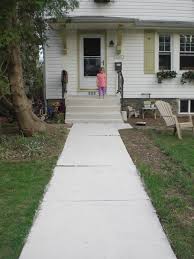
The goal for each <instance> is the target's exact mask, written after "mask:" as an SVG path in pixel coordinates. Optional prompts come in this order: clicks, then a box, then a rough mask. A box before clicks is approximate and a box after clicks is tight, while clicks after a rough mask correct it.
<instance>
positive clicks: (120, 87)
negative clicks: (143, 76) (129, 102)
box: [117, 71, 125, 111]
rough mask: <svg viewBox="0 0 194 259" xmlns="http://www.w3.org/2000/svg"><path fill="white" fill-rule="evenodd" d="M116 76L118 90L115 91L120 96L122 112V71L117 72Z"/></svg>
mask: <svg viewBox="0 0 194 259" xmlns="http://www.w3.org/2000/svg"><path fill="white" fill-rule="evenodd" d="M117 74H118V90H117V93H120V95H121V111H123V109H124V103H123V100H124V98H123V97H124V82H125V80H124V77H123V73H122V71H118V72H117Z"/></svg>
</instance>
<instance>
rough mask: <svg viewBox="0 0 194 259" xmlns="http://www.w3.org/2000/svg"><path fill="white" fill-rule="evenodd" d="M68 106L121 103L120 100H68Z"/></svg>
mask: <svg viewBox="0 0 194 259" xmlns="http://www.w3.org/2000/svg"><path fill="white" fill-rule="evenodd" d="M66 105H67V106H114V105H119V106H120V102H119V101H118V100H103V99H102V100H101V99H100V100H67V101H66Z"/></svg>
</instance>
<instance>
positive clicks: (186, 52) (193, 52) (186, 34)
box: [179, 33, 194, 73]
mask: <svg viewBox="0 0 194 259" xmlns="http://www.w3.org/2000/svg"><path fill="white" fill-rule="evenodd" d="M182 35H185V36H193V37H194V33H193V34H191V33H190V34H189V33H185V34H184V33H181V34H179V71H180V72H183V73H184V72H185V71H188V70H191V69H181V54H182V53H185V54H191V55H192V54H193V58H194V51H191V46H190V51H188V50H184V51H181V40H180V39H181V36H182ZM190 44H192V43H190Z"/></svg>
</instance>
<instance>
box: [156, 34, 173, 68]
mask: <svg viewBox="0 0 194 259" xmlns="http://www.w3.org/2000/svg"><path fill="white" fill-rule="evenodd" d="M160 36H169V37H170V51H165V50H164V51H160ZM172 37H173V35H172V34H171V33H168V32H166V33H164V32H163V33H158V46H157V47H158V50H157V53H158V59H157V66H158V71H162V70H161V69H160V66H159V62H160V53H169V54H170V69H164V71H168V70H172V67H173V65H172V60H173V59H172V53H173V52H172V47H173V44H172V43H173V42H172Z"/></svg>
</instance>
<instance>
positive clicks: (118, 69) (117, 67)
mask: <svg viewBox="0 0 194 259" xmlns="http://www.w3.org/2000/svg"><path fill="white" fill-rule="evenodd" d="M115 71H117V72H121V71H122V62H115Z"/></svg>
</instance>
